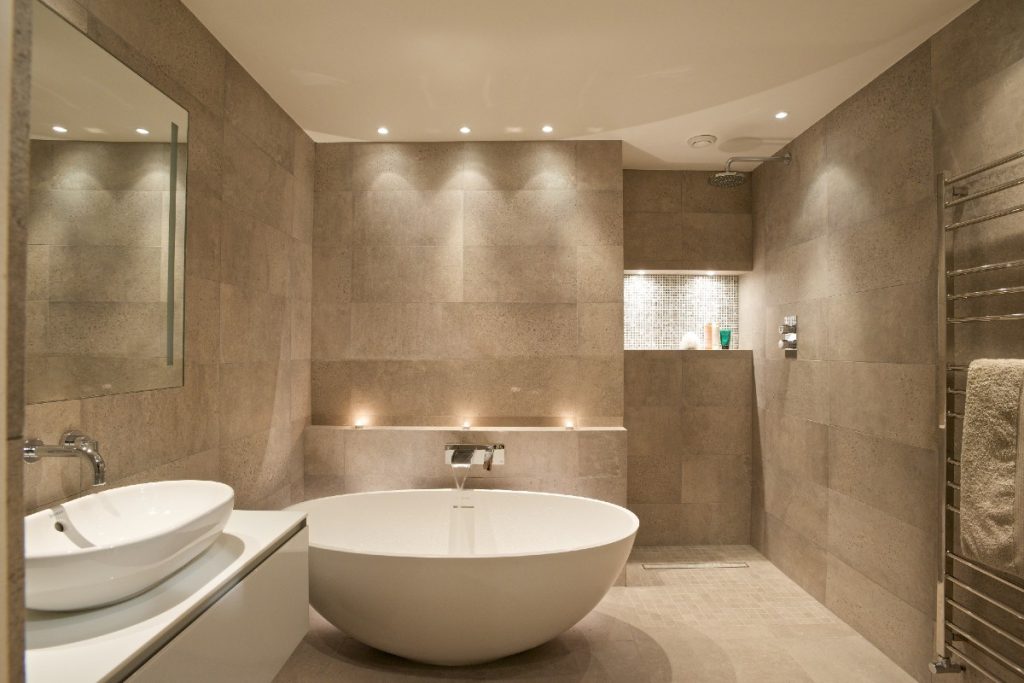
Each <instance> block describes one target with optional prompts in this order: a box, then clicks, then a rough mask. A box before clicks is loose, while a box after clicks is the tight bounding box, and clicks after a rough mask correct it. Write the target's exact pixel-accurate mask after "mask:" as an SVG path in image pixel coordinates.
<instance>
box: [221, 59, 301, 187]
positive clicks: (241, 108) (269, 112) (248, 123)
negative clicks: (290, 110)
mask: <svg viewBox="0 0 1024 683" xmlns="http://www.w3.org/2000/svg"><path fill="white" fill-rule="evenodd" d="M224 76H225V79H224V80H225V89H224V118H225V122H226V123H227V125H228V126H229V127H230V128H232V129H234V130H237V131H238V132H240V133H242V134H243V135H245V136H246V137H247V138H249V140H251V141H252V142H253V143H255V144H256V145H257V146H258V147H260V148H261V149H263V151H264V152H266V153H267V154H268V155H269V156H270V158H271V159H273V160H274V162H275V163H276V164H277V165H278V166H281V167H282V168H284V169H287V170H289V171H290V170H292V160H293V158H294V153H295V138H294V135H295V132H294V131H295V124H294V123H293V122H292V120H291V118H289V117H288V115H287V114H286V113H285V112H284V110H283V109H281V107H280V106H279V105H278V104H277V103H276V102H274V100H273V99H271V97H270V95H268V94H267V92H266V91H265V90H263V88H261V87H260V85H259V83H257V82H256V79H254V78H253V77H252V76H250V75H249V73H248V72H247V71H246V70H245V69H244V68H243V67H242V65H241V64H239V63H238V62H237V61H235V59H234V58H232V57H231V56H230V55H229V56H228V58H227V60H226V63H225V67H224Z"/></svg>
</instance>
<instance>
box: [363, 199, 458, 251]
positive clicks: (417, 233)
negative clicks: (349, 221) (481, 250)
mask: <svg viewBox="0 0 1024 683" xmlns="http://www.w3.org/2000/svg"><path fill="white" fill-rule="evenodd" d="M353 211H354V215H353V221H354V226H355V234H354V235H353V238H354V242H355V243H356V244H393V245H406V246H428V247H439V246H447V245H456V244H461V243H462V193H461V192H457V191H451V190H448V191H431V192H427V191H413V190H409V191H400V192H394V191H393V192H356V193H355V194H354V209H353Z"/></svg>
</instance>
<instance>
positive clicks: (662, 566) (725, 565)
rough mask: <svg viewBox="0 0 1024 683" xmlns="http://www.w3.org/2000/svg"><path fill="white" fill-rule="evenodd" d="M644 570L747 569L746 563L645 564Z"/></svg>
mask: <svg viewBox="0 0 1024 683" xmlns="http://www.w3.org/2000/svg"><path fill="white" fill-rule="evenodd" d="M642 566H643V568H644V569H745V568H747V567H749V566H750V565H749V564H747V563H746V562H644V563H643V565H642Z"/></svg>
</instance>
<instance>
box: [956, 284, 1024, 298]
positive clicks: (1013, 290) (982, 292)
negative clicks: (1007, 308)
mask: <svg viewBox="0 0 1024 683" xmlns="http://www.w3.org/2000/svg"><path fill="white" fill-rule="evenodd" d="M1021 292H1024V286H1017V287H999V288H997V289H979V290H977V291H974V292H963V293H961V294H947V295H946V300H947V301H955V300H957V299H977V298H979V297H983V296H1003V295H1004V294H1020V293H1021Z"/></svg>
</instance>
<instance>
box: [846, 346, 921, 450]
mask: <svg viewBox="0 0 1024 683" xmlns="http://www.w3.org/2000/svg"><path fill="white" fill-rule="evenodd" d="M829 384H830V388H829V401H828V402H829V412H830V415H831V420H832V424H834V425H837V426H840V427H846V428H848V429H855V430H858V431H861V432H865V433H867V434H872V435H875V436H880V437H884V438H888V439H891V440H893V441H896V442H899V443H903V444H906V445H908V446H917V447H919V448H933V447H934V446H935V442H936V433H937V428H936V422H935V368H934V366H932V365H898V364H893V363H846V362H834V363H830V364H829Z"/></svg>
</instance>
